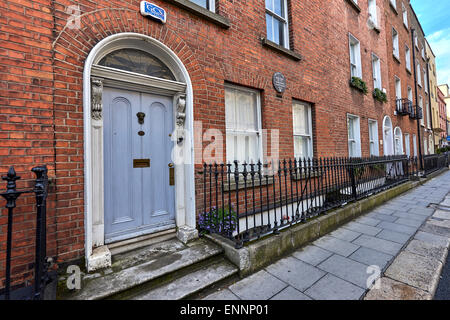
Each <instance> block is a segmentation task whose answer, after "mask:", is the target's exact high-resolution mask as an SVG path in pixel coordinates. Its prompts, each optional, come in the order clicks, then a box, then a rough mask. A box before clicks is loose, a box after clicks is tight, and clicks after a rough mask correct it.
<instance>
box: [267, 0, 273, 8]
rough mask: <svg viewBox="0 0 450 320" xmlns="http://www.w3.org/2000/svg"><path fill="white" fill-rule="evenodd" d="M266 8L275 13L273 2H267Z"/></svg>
mask: <svg viewBox="0 0 450 320" xmlns="http://www.w3.org/2000/svg"><path fill="white" fill-rule="evenodd" d="M266 8H267V9H269V10H270V11H273V0H266Z"/></svg>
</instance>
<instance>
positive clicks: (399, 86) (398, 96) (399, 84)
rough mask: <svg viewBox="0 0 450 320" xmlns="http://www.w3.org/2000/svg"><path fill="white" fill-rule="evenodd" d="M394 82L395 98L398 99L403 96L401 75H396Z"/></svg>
mask: <svg viewBox="0 0 450 320" xmlns="http://www.w3.org/2000/svg"><path fill="white" fill-rule="evenodd" d="M394 83H395V99H396V100H398V99H401V98H402V80H401V79H400V78H399V77H397V76H394ZM397 83H398V86H397ZM397 90H399V91H400V94H398V93H399V92H397Z"/></svg>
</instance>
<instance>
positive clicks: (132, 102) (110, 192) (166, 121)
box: [103, 88, 175, 243]
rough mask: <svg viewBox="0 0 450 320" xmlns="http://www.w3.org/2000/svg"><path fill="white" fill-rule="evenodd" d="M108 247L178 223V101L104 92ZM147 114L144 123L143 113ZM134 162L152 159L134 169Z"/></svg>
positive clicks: (110, 91) (130, 92)
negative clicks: (174, 178)
mask: <svg viewBox="0 0 450 320" xmlns="http://www.w3.org/2000/svg"><path fill="white" fill-rule="evenodd" d="M103 101H104V111H103V114H104V161H105V166H104V167H105V169H104V170H105V172H104V185H105V188H104V190H105V195H104V196H105V242H106V243H110V242H113V241H118V240H123V239H127V238H130V237H134V236H139V235H142V234H146V233H151V232H152V231H153V230H155V229H157V228H159V227H161V226H163V225H167V224H170V223H174V222H175V212H174V208H175V204H174V201H175V197H174V186H169V167H168V164H169V163H170V162H171V160H170V159H171V157H170V152H171V148H172V142H171V140H170V136H169V134H170V133H171V132H172V130H173V123H172V121H173V120H172V119H173V117H172V114H173V110H172V100H171V99H170V98H167V97H161V96H156V95H150V94H143V93H139V92H133V91H126V90H120V89H115V88H114V89H113V88H104V93H103ZM139 112H142V113H144V114H145V117H144V118H143V123H139V121H138V117H137V114H138V113H139ZM133 159H150V167H144V168H134V167H133Z"/></svg>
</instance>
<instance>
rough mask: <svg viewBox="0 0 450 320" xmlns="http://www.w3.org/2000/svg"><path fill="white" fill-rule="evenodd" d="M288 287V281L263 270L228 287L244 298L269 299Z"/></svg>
mask: <svg viewBox="0 0 450 320" xmlns="http://www.w3.org/2000/svg"><path fill="white" fill-rule="evenodd" d="M286 287H287V284H286V283H284V282H283V281H281V280H279V279H277V278H275V277H274V276H272V275H271V274H270V273H268V272H266V271H264V270H261V271H259V272H257V273H255V274H252V275H251V276H249V277H248V278H244V279H242V280H241V281H239V282H236V283H235V284H233V285H231V286H230V287H229V288H228V289H230V291H231V292H232V293H233V294H235V295H236V296H238V297H239V298H240V299H243V300H268V299H270V298H271V297H273V296H274V295H275V294H277V293H278V292H280V291H281V290H283V289H284V288H286Z"/></svg>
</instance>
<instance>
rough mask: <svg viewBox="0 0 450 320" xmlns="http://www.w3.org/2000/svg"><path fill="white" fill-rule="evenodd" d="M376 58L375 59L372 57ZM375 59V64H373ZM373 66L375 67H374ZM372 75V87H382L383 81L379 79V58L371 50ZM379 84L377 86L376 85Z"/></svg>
mask: <svg viewBox="0 0 450 320" xmlns="http://www.w3.org/2000/svg"><path fill="white" fill-rule="evenodd" d="M374 58H376V59H374ZM374 61H376V65H375V64H374ZM375 67H377V68H376V69H375ZM372 77H373V87H374V89H380V90H382V89H383V83H382V81H381V61H380V58H379V57H378V56H377V55H376V54H375V53H373V52H372ZM378 85H379V86H378Z"/></svg>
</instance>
